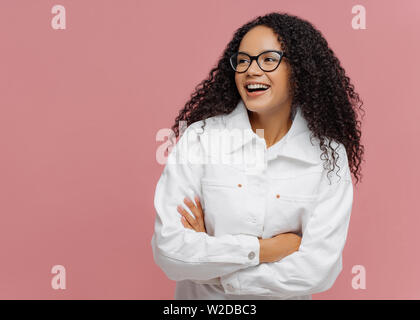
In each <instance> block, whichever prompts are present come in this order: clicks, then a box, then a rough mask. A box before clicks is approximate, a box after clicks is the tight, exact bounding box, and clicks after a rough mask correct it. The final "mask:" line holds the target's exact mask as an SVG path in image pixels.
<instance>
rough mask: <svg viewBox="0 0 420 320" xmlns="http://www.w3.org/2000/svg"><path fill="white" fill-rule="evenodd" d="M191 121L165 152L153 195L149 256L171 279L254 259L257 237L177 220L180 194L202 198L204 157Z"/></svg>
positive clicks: (213, 274)
mask: <svg viewBox="0 0 420 320" xmlns="http://www.w3.org/2000/svg"><path fill="white" fill-rule="evenodd" d="M194 127H195V126H194V124H193V125H191V126H189V127H188V128H187V129H186V131H185V133H184V134H183V135H182V136H181V138H180V139H179V141H178V143H177V144H176V146H175V147H174V148H173V150H172V152H171V153H170V155H169V157H168V161H167V164H166V166H165V168H164V171H163V173H162V175H161V177H160V179H159V181H158V183H157V186H156V190H155V197H154V206H155V209H156V219H155V224H154V234H153V237H152V239H151V245H152V251H153V257H154V260H155V262H156V264H157V265H158V266H159V267H160V268H161V269H162V270H163V271H164V273H165V274H166V275H167V276H168V278H170V279H171V280H176V281H180V280H186V279H189V280H209V279H214V278H217V277H220V276H223V275H226V274H229V273H232V272H234V271H238V270H240V269H243V268H248V267H252V266H256V265H258V264H259V241H258V238H257V237H255V236H251V235H246V234H238V235H223V236H219V237H214V236H210V235H208V234H206V233H204V232H195V231H194V230H191V229H187V228H184V226H183V225H182V223H181V221H180V215H179V214H178V212H177V205H179V204H182V202H183V199H184V198H185V197H189V198H190V199H194V196H195V195H197V196H199V197H200V198H201V184H200V180H201V177H202V174H203V160H204V158H203V155H202V150H201V148H200V144H199V140H198V138H197V133H196V131H195V130H194ZM185 209H186V210H187V211H189V209H188V208H187V207H185ZM191 215H192V214H191ZM250 253H251V254H250Z"/></svg>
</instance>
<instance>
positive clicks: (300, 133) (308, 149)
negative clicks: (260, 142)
mask: <svg viewBox="0 0 420 320" xmlns="http://www.w3.org/2000/svg"><path fill="white" fill-rule="evenodd" d="M224 121H225V125H226V128H227V129H228V130H233V129H241V130H242V132H243V133H244V134H243V136H242V138H241V139H235V140H234V141H232V144H231V145H230V148H229V149H228V150H226V152H227V153H231V152H234V151H235V150H237V149H239V148H241V147H242V146H244V145H245V144H247V143H248V142H250V141H251V140H252V139H261V138H260V137H259V136H258V135H257V134H256V133H255V132H254V131H253V130H252V127H251V123H250V121H249V117H248V112H247V108H246V106H245V104H244V102H243V100H242V99H240V101H239V102H238V104H237V106H236V108H235V109H234V110H233V111H232V112H231V113H229V114H227V115H225V116H224ZM310 135H311V131H310V129H309V128H308V124H307V121H306V120H305V118H304V117H303V115H302V111H301V108H300V107H299V106H298V107H297V108H296V113H295V115H294V117H293V122H292V126H291V127H290V129H289V131H288V132H287V134H286V135H285V136H284V137H283V138H282V139H285V140H284V143H283V144H282V146H281V147H280V148H277V149H276V151H275V153H276V154H275V156H283V157H287V158H292V159H296V160H300V161H304V162H307V163H311V164H318V163H320V162H321V159H320V152H319V151H320V150H319V145H317V144H312V143H311V140H310ZM315 140H317V139H315Z"/></svg>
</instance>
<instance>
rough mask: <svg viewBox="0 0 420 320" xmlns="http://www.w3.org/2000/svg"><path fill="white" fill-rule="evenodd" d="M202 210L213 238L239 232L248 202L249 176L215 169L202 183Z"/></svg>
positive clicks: (218, 168)
mask: <svg viewBox="0 0 420 320" xmlns="http://www.w3.org/2000/svg"><path fill="white" fill-rule="evenodd" d="M201 190H202V199H201V200H202V206H203V210H204V220H205V224H206V230H207V232H208V233H209V234H210V235H213V236H219V235H223V234H234V233H235V232H239V230H240V225H241V221H242V220H243V219H242V217H243V204H244V201H245V199H246V192H247V191H246V190H247V185H246V176H245V174H244V172H243V171H242V170H239V169H236V168H232V167H230V166H226V167H225V166H216V167H214V166H213V167H212V169H211V171H209V172H207V174H206V175H205V176H204V177H203V178H202V179H201Z"/></svg>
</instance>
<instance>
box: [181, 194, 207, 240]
mask: <svg viewBox="0 0 420 320" xmlns="http://www.w3.org/2000/svg"><path fill="white" fill-rule="evenodd" d="M194 200H195V203H196V204H197V206H195V205H194V202H192V201H191V200H190V199H189V198H188V197H186V198H184V203H185V204H186V205H187V207H188V208H189V209H190V210H191V212H192V213H193V214H194V216H195V219H194V218H193V217H192V216H191V214H189V213H188V211H187V210H185V209H184V208H183V207H182V206H181V205H178V207H177V210H178V212H179V213H180V214H181V216H182V218H181V222H182V225H183V226H184V227H185V228H188V229H192V230H194V231H197V232H205V233H207V231H206V226H205V224H204V213H203V208H202V207H201V202H200V198H199V197H197V196H195V197H194Z"/></svg>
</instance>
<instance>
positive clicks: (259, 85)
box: [247, 83, 269, 89]
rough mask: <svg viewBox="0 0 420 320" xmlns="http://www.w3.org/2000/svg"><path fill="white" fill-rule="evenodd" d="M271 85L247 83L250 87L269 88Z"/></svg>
mask: <svg viewBox="0 0 420 320" xmlns="http://www.w3.org/2000/svg"><path fill="white" fill-rule="evenodd" d="M268 87H269V86H266V85H264V84H259V83H258V84H249V85H247V88H248V89H259V88H264V89H268Z"/></svg>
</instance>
